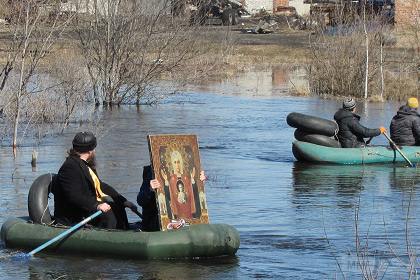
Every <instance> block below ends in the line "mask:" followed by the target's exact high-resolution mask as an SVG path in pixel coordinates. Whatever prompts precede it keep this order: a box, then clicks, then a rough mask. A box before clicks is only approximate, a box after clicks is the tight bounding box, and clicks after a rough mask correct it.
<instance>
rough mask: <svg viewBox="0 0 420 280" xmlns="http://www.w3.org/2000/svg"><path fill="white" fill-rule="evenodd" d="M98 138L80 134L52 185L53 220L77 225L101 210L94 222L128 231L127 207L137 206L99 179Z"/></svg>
mask: <svg viewBox="0 0 420 280" xmlns="http://www.w3.org/2000/svg"><path fill="white" fill-rule="evenodd" d="M95 147H96V137H95V136H94V135H93V133H91V132H79V133H77V134H76V136H75V137H74V139H73V148H72V149H70V151H69V156H68V157H67V158H66V160H65V162H64V163H63V165H62V166H61V168H60V170H59V171H58V174H57V176H56V177H55V180H54V182H53V189H52V191H53V194H54V218H55V220H56V222H57V223H59V224H63V225H68V226H71V225H74V224H76V223H79V222H80V221H82V220H83V219H84V218H86V217H88V216H90V215H92V214H93V213H95V212H96V211H98V210H101V211H102V212H103V214H102V215H100V216H99V217H97V218H96V219H95V220H93V221H92V222H91V224H92V225H94V226H97V227H100V228H107V229H127V228H128V219H127V214H126V212H125V209H124V208H125V207H129V208H131V209H132V210H137V209H136V208H137V207H136V206H135V205H134V204H133V203H132V202H130V201H128V200H127V199H126V198H125V197H123V196H122V195H120V194H119V193H118V192H117V191H116V190H115V189H114V188H112V187H111V186H109V185H107V184H106V183H104V182H102V181H100V180H99V178H98V174H97V172H96V169H95Z"/></svg>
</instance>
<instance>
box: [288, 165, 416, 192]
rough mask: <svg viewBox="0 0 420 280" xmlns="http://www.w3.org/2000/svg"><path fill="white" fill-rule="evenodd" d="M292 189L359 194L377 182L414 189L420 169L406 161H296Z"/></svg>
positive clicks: (399, 187) (381, 186)
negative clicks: (404, 162) (326, 162)
mask: <svg viewBox="0 0 420 280" xmlns="http://www.w3.org/2000/svg"><path fill="white" fill-rule="evenodd" d="M292 173H293V189H294V192H295V193H296V194H297V195H298V194H305V193H325V192H328V191H333V192H335V193H336V194H337V195H343V196H346V195H357V194H358V193H359V192H361V191H363V188H364V186H366V185H371V184H375V185H376V186H378V187H380V188H381V190H382V191H386V190H385V189H384V188H387V187H386V186H390V187H391V188H394V189H397V190H401V191H411V190H412V189H413V188H415V187H416V185H417V184H419V183H420V170H418V169H417V168H410V167H407V166H404V165H394V164H387V165H383V164H382V165H326V164H311V163H304V162H294V164H293V169H292Z"/></svg>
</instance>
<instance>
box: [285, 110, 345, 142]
mask: <svg viewBox="0 0 420 280" xmlns="http://www.w3.org/2000/svg"><path fill="white" fill-rule="evenodd" d="M286 121H287V124H288V125H290V126H291V127H294V128H299V129H301V130H304V131H305V132H311V133H312V134H321V135H325V136H334V135H335V133H336V131H337V130H338V126H337V124H336V123H335V122H334V121H330V120H326V119H322V118H318V117H315V116H310V115H305V114H301V113H295V112H293V113H290V114H289V115H287V118H286Z"/></svg>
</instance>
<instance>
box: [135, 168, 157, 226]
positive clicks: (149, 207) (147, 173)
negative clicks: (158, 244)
mask: <svg viewBox="0 0 420 280" xmlns="http://www.w3.org/2000/svg"><path fill="white" fill-rule="evenodd" d="M160 187H161V186H160V183H159V181H158V180H156V179H154V180H153V173H152V168H151V166H150V165H148V166H145V167H143V183H142V185H141V187H140V192H139V193H138V195H137V203H138V204H139V205H140V206H141V207H142V209H143V211H142V215H143V218H142V221H141V230H142V231H158V230H159V213H158V209H157V205H156V196H155V191H154V190H155V189H158V188H160Z"/></svg>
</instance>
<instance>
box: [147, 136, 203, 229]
mask: <svg viewBox="0 0 420 280" xmlns="http://www.w3.org/2000/svg"><path fill="white" fill-rule="evenodd" d="M147 138H148V143H149V150H150V158H151V163H152V166H153V173H154V178H156V179H158V180H159V182H160V184H161V185H162V188H161V189H157V190H156V203H157V206H158V211H159V222H160V228H161V230H167V229H171V228H173V227H172V225H174V224H178V225H179V224H180V223H181V222H182V224H183V223H184V222H185V223H186V224H208V223H209V216H208V212H207V203H206V195H205V190H204V184H203V182H202V181H200V171H201V165H200V155H199V150H198V142H197V136H196V135H172V134H167V135H148V136H147Z"/></svg>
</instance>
